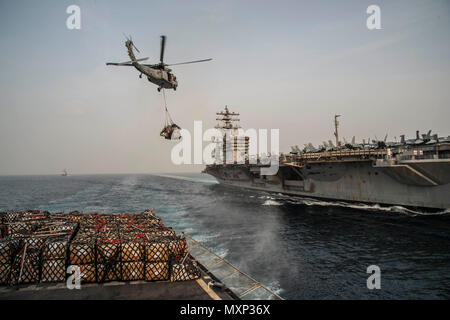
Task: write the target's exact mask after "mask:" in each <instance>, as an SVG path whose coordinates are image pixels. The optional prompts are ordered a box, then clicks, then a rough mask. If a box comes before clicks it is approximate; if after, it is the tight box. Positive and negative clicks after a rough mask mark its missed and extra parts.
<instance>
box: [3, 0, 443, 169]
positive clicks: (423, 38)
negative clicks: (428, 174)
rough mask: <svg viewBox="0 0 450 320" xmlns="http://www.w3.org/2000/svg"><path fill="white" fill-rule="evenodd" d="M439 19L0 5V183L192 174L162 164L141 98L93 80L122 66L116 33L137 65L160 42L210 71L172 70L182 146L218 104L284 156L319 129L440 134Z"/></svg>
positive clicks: (235, 5) (409, 6) (173, 108)
mask: <svg viewBox="0 0 450 320" xmlns="http://www.w3.org/2000/svg"><path fill="white" fill-rule="evenodd" d="M72 4H75V5H78V6H79V7H80V9H81V29H80V30H69V29H68V28H67V27H66V20H67V18H68V16H69V15H68V14H67V13H66V9H67V7H68V6H69V5H72ZM372 4H376V5H378V6H379V7H380V9H381V27H382V28H381V29H380V30H369V29H368V28H367V26H366V20H367V18H368V16H369V15H368V14H367V13H366V9H367V7H368V6H369V5H372ZM449 18H450V2H449V1H446V0H434V1H417V0H405V1H396V0H391V1H381V0H370V1H365V0H353V1H350V0H343V1H322V0H320V1H318V0H315V1H312V0H311V1H299V0H297V1H265V0H259V1H251V0H245V1H242V0H241V1H233V0H228V1H170V0H167V1H137V0H136V1H133V0H131V1H121V0H117V1H109V0H89V1H75V0H70V1H65V0H64V1H62V0H54V1H50V0H41V1H33V0H28V1H26V0H16V1H12V0H1V1H0V43H1V51H0V55H1V59H0V70H1V72H0V175H16V174H18V175H22V174H59V173H60V172H61V170H62V169H63V168H67V169H68V171H69V173H71V174H95V173H163V172H164V173H168V172H195V171H200V170H201V169H202V166H194V165H191V166H189V165H181V166H176V165H174V164H172V162H171V159H170V152H171V149H172V148H173V146H174V145H175V144H176V142H173V141H166V140H164V139H162V138H161V137H160V136H159V132H160V131H161V129H162V127H163V124H164V112H163V105H164V101H163V97H162V94H161V93H158V92H157V90H156V86H154V85H152V84H151V83H149V82H148V81H147V80H146V79H144V78H143V79H139V78H138V73H137V71H136V70H134V69H133V68H128V67H107V66H106V65H105V62H109V61H113V62H122V61H127V60H128V56H127V54H126V48H125V46H124V41H125V38H124V35H123V34H124V33H126V34H129V35H132V36H133V40H134V42H135V44H136V46H137V47H138V48H139V49H140V51H141V54H140V55H139V57H150V59H149V62H150V63H152V62H155V63H156V62H158V60H159V46H160V43H159V41H160V38H159V37H160V35H162V34H165V35H167V45H166V53H165V60H166V62H167V63H174V62H180V61H188V60H196V59H204V58H213V61H211V62H206V63H200V64H191V65H184V66H176V67H173V70H174V73H175V75H176V76H177V79H178V81H179V87H178V89H177V91H176V92H174V91H167V93H166V95H167V103H168V108H169V110H170V112H171V115H172V118H173V119H174V121H175V122H176V123H177V124H178V125H180V126H181V127H183V128H186V129H188V130H191V132H193V123H194V121H195V120H201V121H203V126H204V129H206V128H211V127H213V126H214V125H215V124H216V121H215V118H216V115H215V113H216V112H218V111H220V110H221V109H223V107H224V106H225V105H228V106H229V108H230V109H231V110H232V111H236V112H239V113H240V114H241V117H240V118H241V125H242V126H243V127H244V128H245V129H248V128H256V129H259V128H263V129H280V149H281V151H284V152H289V151H290V146H292V145H299V146H303V144H305V143H308V142H312V143H313V144H314V145H318V144H319V143H322V141H324V140H325V141H327V140H330V139H333V116H334V114H341V115H342V117H341V118H340V123H341V126H340V135H341V136H345V137H346V138H347V139H348V140H350V139H351V137H352V136H356V139H357V141H362V139H366V140H367V139H368V138H370V139H374V138H375V137H378V138H384V136H385V135H386V134H388V140H394V137H397V139H398V137H399V136H400V135H401V134H406V135H407V136H411V137H412V136H414V135H415V131H416V130H420V131H421V132H425V131H428V130H429V129H432V130H433V132H437V133H439V135H441V136H447V135H450V130H449V129H450V128H449V119H450V108H449V106H450V104H449V102H450V90H449V83H450V59H449V57H450V43H449V39H450V38H449V37H448V32H449V30H450V19H449ZM204 146H206V143H205V144H204Z"/></svg>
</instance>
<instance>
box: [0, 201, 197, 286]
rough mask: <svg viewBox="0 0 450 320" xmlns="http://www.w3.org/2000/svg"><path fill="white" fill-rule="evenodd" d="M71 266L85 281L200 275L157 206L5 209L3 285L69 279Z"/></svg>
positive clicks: (0, 219) (0, 260)
mask: <svg viewBox="0 0 450 320" xmlns="http://www.w3.org/2000/svg"><path fill="white" fill-rule="evenodd" d="M71 265H76V266H79V267H80V276H81V279H80V280H81V282H84V283H103V282H108V281H136V280H146V281H169V280H170V281H184V280H192V279H197V278H198V277H200V271H199V268H198V267H197V265H196V263H195V261H193V260H192V259H191V256H190V255H189V253H188V246H187V242H186V239H185V237H184V236H180V235H177V234H176V233H175V231H174V230H172V229H171V228H168V227H166V226H165V225H164V224H163V223H162V221H161V219H160V218H158V217H157V216H156V215H155V213H154V211H153V210H145V211H144V212H142V213H140V214H120V213H113V214H83V213H81V212H78V211H74V212H70V213H64V212H59V213H55V214H50V213H49V212H46V211H44V212H43V211H39V210H30V211H26V212H16V211H11V212H3V213H0V285H17V284H25V283H38V282H43V283H47V282H64V281H65V280H66V279H67V277H68V274H67V269H68V267H69V266H71Z"/></svg>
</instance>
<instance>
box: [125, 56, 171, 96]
mask: <svg viewBox="0 0 450 320" xmlns="http://www.w3.org/2000/svg"><path fill="white" fill-rule="evenodd" d="M133 66H134V67H135V68H136V70H138V71H139V72H140V73H141V74H143V75H145V76H146V77H147V79H148V81H150V82H151V83H154V84H156V85H157V86H158V87H159V88H164V89H174V90H176V89H177V87H178V81H177V80H176V77H175V76H174V75H173V74H172V73H170V72H168V71H167V70H162V69H159V68H151V67H148V66H144V65H142V64H140V63H138V62H133Z"/></svg>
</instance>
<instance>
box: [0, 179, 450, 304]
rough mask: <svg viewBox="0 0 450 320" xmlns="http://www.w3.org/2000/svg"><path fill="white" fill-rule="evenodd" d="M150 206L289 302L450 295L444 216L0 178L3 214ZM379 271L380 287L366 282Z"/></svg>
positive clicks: (204, 182) (257, 195) (151, 182)
mask: <svg viewBox="0 0 450 320" xmlns="http://www.w3.org/2000/svg"><path fill="white" fill-rule="evenodd" d="M146 208H155V209H156V213H157V215H158V216H160V217H161V218H162V219H163V221H164V223H165V224H166V225H168V226H171V227H173V228H174V229H176V230H177V231H184V232H185V233H187V234H189V235H191V236H193V237H194V238H195V239H196V240H198V241H201V242H203V243H204V244H205V245H206V246H207V247H209V248H210V249H212V250H214V251H215V252H216V253H218V254H219V255H221V256H223V257H225V258H226V259H228V260H229V261H230V262H232V263H233V264H234V265H235V266H237V267H239V268H240V269H242V270H243V271H244V272H247V273H248V274H250V275H251V276H253V277H254V278H255V279H257V280H258V281H261V282H263V283H265V284H266V285H268V286H269V287H270V288H271V289H273V290H274V291H276V292H277V293H278V294H280V295H281V296H282V297H283V298H286V299H448V298H450V213H449V212H437V213H425V212H416V211H413V210H409V209H405V208H402V207H380V206H370V205H364V204H361V205H358V204H352V205H348V204H345V203H340V202H324V201H317V200H313V199H302V198H293V197H287V196H283V195H281V194H270V193H265V192H259V191H248V190H242V189H237V188H233V187H226V186H223V185H220V184H218V183H217V182H216V181H215V180H214V179H213V178H211V177H209V176H207V175H202V174H189V175H163V176H156V175H75V176H68V177H61V176H17V177H12V176H9V177H6V176H5V177H0V211H7V210H23V209H42V210H48V211H51V212H58V211H72V210H79V211H84V212H87V213H94V212H104V213H112V212H140V211H142V210H144V209H146ZM370 265H377V266H379V267H380V269H381V289H379V290H369V289H368V288H367V286H366V281H367V278H368V277H369V274H367V273H366V270H367V267H368V266H370Z"/></svg>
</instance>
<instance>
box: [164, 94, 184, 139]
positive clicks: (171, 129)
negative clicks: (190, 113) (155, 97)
mask: <svg viewBox="0 0 450 320" xmlns="http://www.w3.org/2000/svg"><path fill="white" fill-rule="evenodd" d="M162 92H163V98H164V109H165V122H164V128H163V130H162V131H161V133H160V136H162V137H164V138H165V139H166V140H172V139H180V138H181V136H180V135H179V134H177V135H175V136H174V133H176V132H178V130H180V129H181V128H180V127H179V126H177V125H176V124H175V123H174V122H173V120H172V117H171V116H170V113H169V110H168V109H167V100H166V91H165V89H162Z"/></svg>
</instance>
